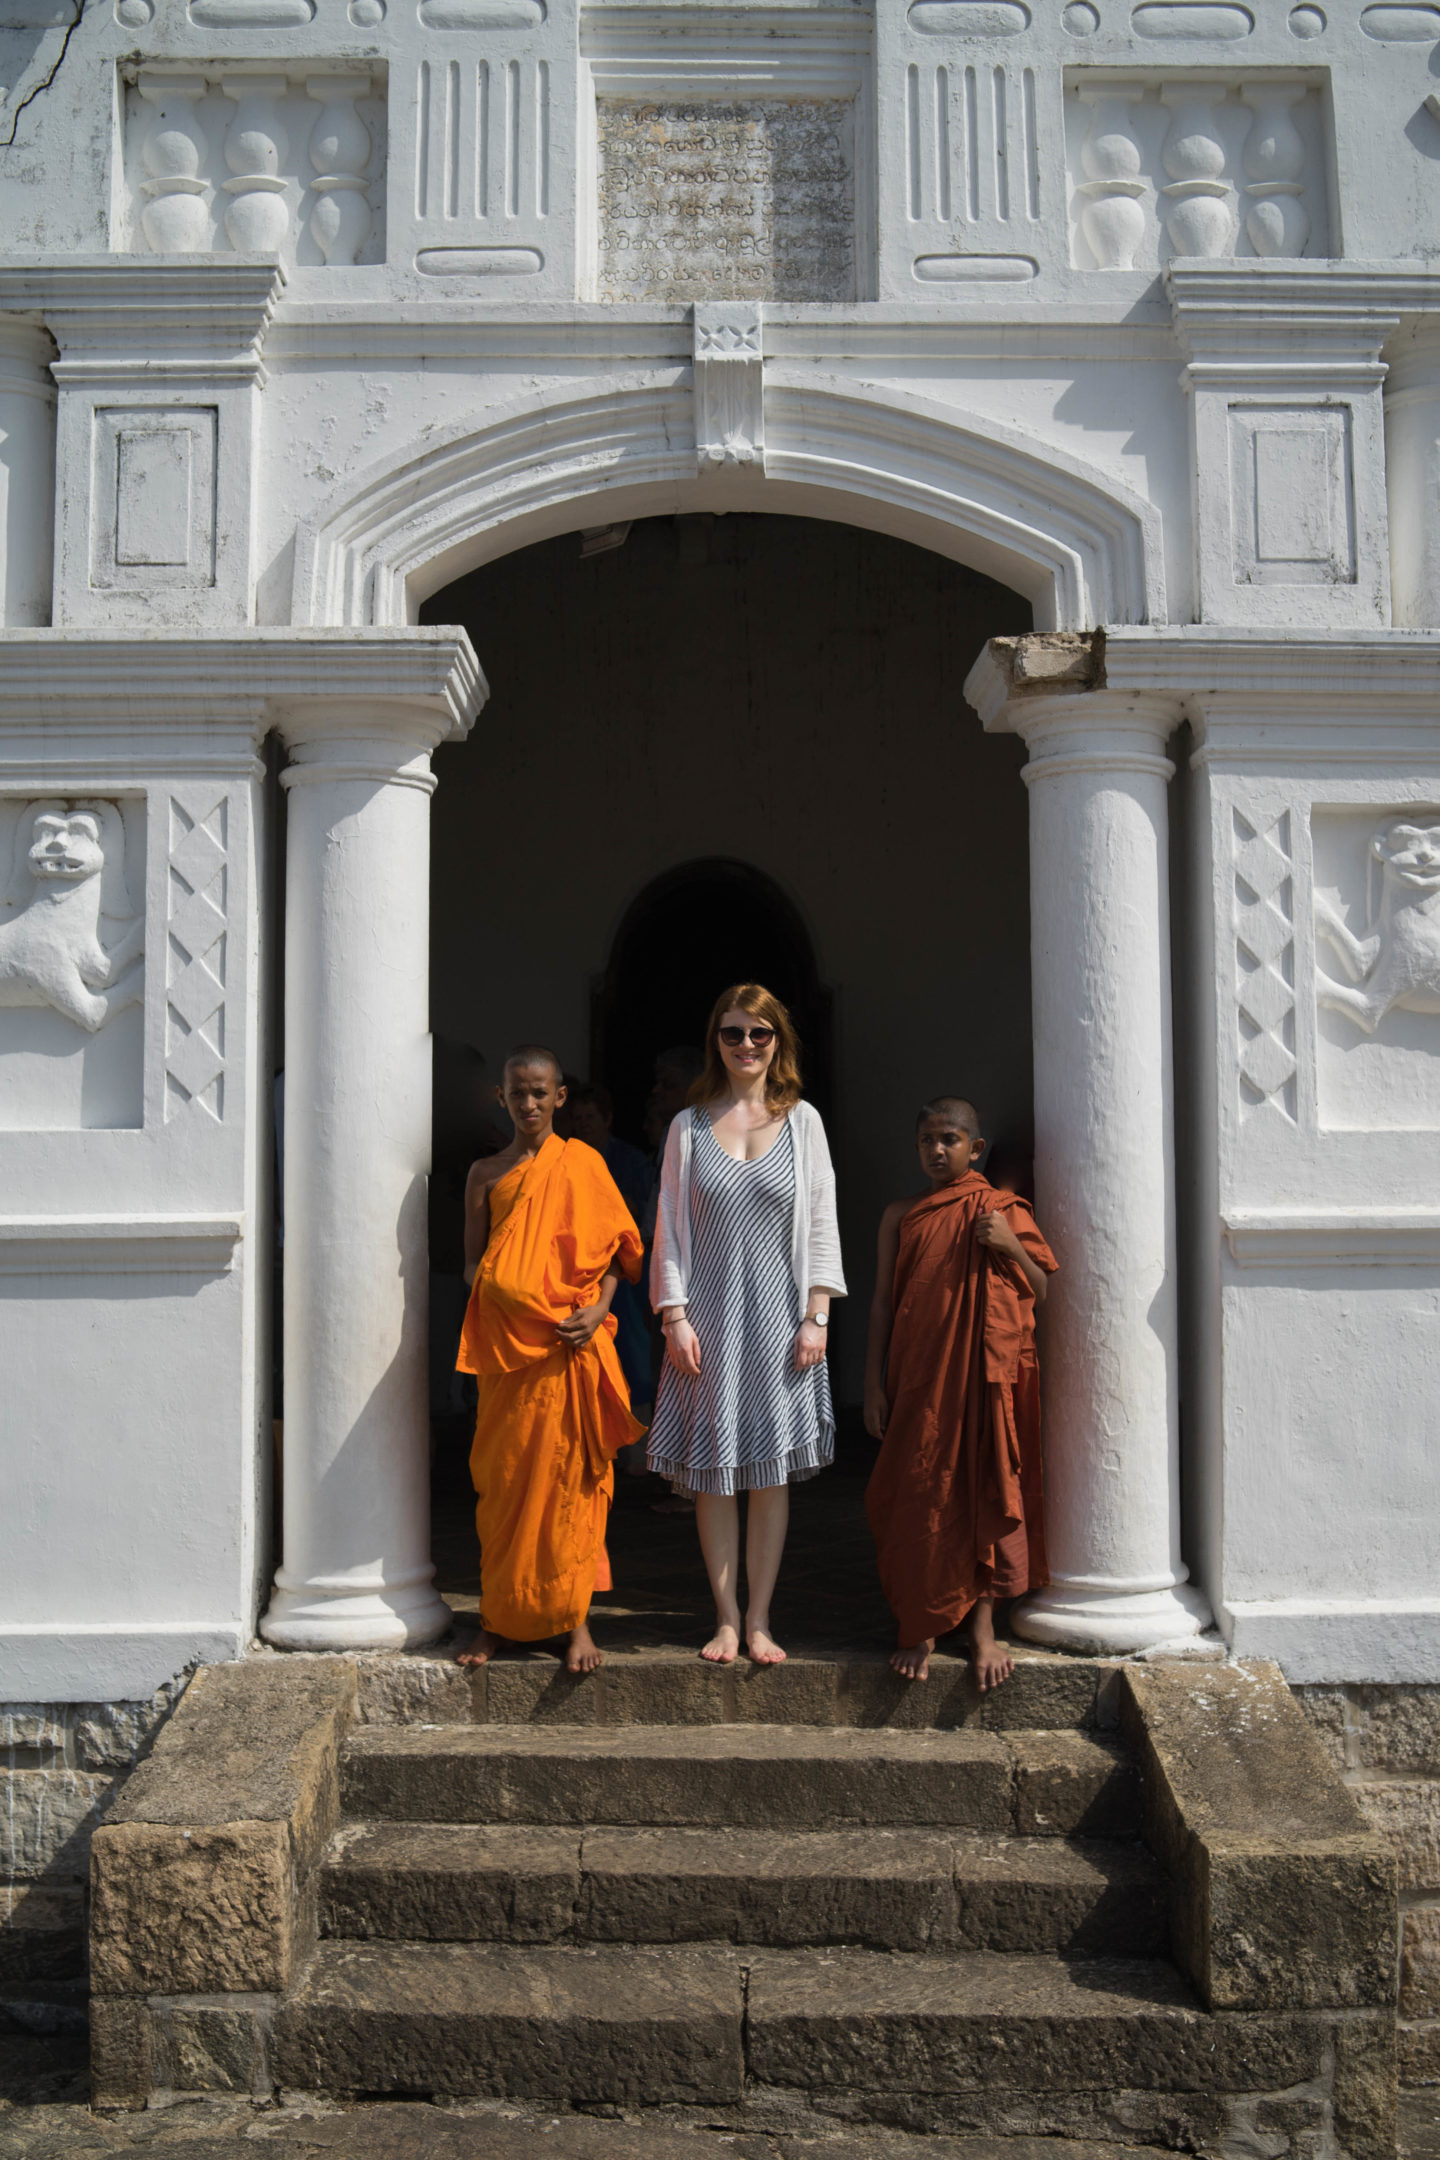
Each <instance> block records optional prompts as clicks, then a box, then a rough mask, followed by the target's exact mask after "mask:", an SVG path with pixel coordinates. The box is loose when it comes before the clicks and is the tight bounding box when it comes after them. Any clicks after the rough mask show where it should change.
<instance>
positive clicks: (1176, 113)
mask: <svg viewBox="0 0 1440 2160" xmlns="http://www.w3.org/2000/svg"><path fill="white" fill-rule="evenodd" d="M1222 94H1223V93H1222V92H1221V90H1220V88H1219V86H1218V85H1215V86H1213V87H1212V86H1210V85H1202V86H1198V87H1197V86H1195V85H1193V84H1184V85H1181V84H1167V86H1166V87H1165V88H1164V89H1163V90H1162V91H1161V93H1160V97H1161V101H1162V103H1164V104H1166V105H1168V106H1169V107H1170V108H1171V112H1172V118H1171V121H1170V125H1169V127H1168V129H1167V130H1166V134H1165V140H1164V143H1163V144H1162V145H1161V150H1160V157H1161V162H1162V163H1163V165H1164V167H1165V170H1166V172H1167V173H1169V175H1170V184H1169V185H1168V187H1165V188H1162V190H1161V193H1162V195H1163V196H1164V198H1165V212H1164V215H1165V230H1166V233H1167V235H1168V237H1169V240H1170V245H1171V247H1172V249H1173V250H1174V252H1175V253H1176V254H1177V255H1204V256H1216V255H1228V254H1229V253H1230V251H1231V221H1230V194H1231V189H1230V186H1229V183H1228V182H1227V181H1226V180H1225V179H1224V178H1222V175H1223V173H1224V171H1225V145H1224V143H1223V142H1222V141H1221V140H1220V133H1219V129H1218V128H1217V126H1216V122H1215V110H1214V106H1215V99H1216V98H1217V97H1218V96H1220V95H1222Z"/></svg>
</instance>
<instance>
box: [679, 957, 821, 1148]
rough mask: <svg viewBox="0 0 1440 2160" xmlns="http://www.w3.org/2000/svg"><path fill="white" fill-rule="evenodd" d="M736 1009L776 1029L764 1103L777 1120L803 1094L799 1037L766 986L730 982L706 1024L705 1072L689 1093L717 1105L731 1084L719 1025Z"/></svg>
mask: <svg viewBox="0 0 1440 2160" xmlns="http://www.w3.org/2000/svg"><path fill="white" fill-rule="evenodd" d="M732 1008H733V1009H735V1010H738V1011H740V1012H743V1013H748V1014H749V1015H750V1018H751V1019H752V1020H760V1021H763V1022H764V1024H765V1026H766V1027H772V1028H774V1030H775V1055H774V1056H773V1057H772V1058H771V1060H770V1065H769V1069H768V1071H767V1072H766V1074H765V1100H766V1102H767V1104H768V1105H769V1107H770V1109H771V1110H773V1111H774V1113H775V1115H776V1116H777V1117H782V1116H783V1115H784V1113H785V1112H786V1111H787V1110H793V1109H794V1107H795V1105H796V1103H797V1102H799V1100H800V1097H801V1095H802V1093H803V1092H804V1090H803V1088H802V1086H801V1081H800V1037H799V1036H798V1035H797V1034H796V1032H795V1023H794V1021H793V1020H792V1019H791V1017H790V1015H789V1013H788V1012H787V1011H786V1010H785V1007H784V1006H783V1005H782V1004H781V1002H780V1000H779V998H777V997H776V995H775V993H774V991H773V990H767V989H766V988H765V985H764V984H763V983H731V985H730V988H729V989H728V990H722V991H721V993H720V995H719V997H718V998H716V1000H715V1003H714V1006H713V1008H712V1010H711V1013H710V1018H709V1020H708V1021H707V1022H706V1025H705V1069H704V1071H703V1072H702V1073H701V1075H700V1077H699V1079H698V1080H697V1081H696V1082H695V1083H694V1085H693V1086H692V1088H691V1090H690V1094H689V1097H688V1100H689V1101H690V1102H692V1103H707V1102H715V1101H717V1100H718V1098H719V1097H720V1096H722V1095H723V1094H724V1093H725V1091H726V1089H727V1087H728V1086H729V1084H730V1076H729V1073H728V1071H727V1069H726V1066H725V1061H724V1059H723V1058H722V1057H721V1055H720V1023H721V1021H722V1020H723V1019H724V1017H725V1015H726V1013H727V1012H729V1011H731V1010H732Z"/></svg>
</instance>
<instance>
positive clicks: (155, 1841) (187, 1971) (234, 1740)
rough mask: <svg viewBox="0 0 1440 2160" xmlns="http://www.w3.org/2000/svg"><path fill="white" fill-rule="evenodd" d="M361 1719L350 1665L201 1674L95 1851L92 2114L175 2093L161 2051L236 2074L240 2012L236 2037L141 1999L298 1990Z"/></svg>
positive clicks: (213, 2014)
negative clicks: (96, 2108) (348, 1753)
mask: <svg viewBox="0 0 1440 2160" xmlns="http://www.w3.org/2000/svg"><path fill="white" fill-rule="evenodd" d="M354 1711H355V1668H354V1665H353V1663H350V1662H349V1661H347V1660H343V1659H336V1660H327V1661H325V1662H324V1663H323V1664H320V1663H318V1662H317V1663H316V1664H315V1665H311V1666H309V1667H306V1668H301V1669H298V1670H297V1669H296V1668H295V1667H293V1666H289V1665H286V1664H281V1663H276V1664H274V1665H271V1664H269V1663H262V1662H259V1661H244V1662H241V1663H237V1664H231V1665H217V1666H211V1667H208V1668H206V1670H204V1671H203V1672H201V1673H200V1674H199V1675H197V1677H196V1679H195V1681H194V1682H193V1683H192V1685H191V1687H190V1689H189V1690H188V1691H187V1693H186V1696H185V1699H184V1701H183V1703H182V1704H181V1706H180V1708H179V1710H178V1711H177V1712H176V1714H175V1716H174V1717H173V1718H172V1719H171V1721H170V1723H169V1724H168V1725H167V1726H166V1727H165V1729H164V1731H163V1732H162V1734H161V1735H160V1738H159V1740H158V1741H157V1742H156V1745H155V1749H154V1752H153V1753H152V1755H151V1757H150V1759H149V1761H148V1762H147V1763H145V1764H144V1765H143V1766H142V1767H141V1768H140V1769H139V1770H138V1771H137V1772H136V1773H135V1775H134V1777H133V1778H132V1779H131V1780H130V1782H129V1784H128V1785H127V1786H126V1788H125V1791H124V1793H123V1794H122V1796H121V1799H120V1801H119V1803H118V1804H117V1806H116V1808H115V1810H114V1812H113V1815H112V1817H111V1820H110V1821H109V1822H107V1823H106V1824H105V1825H104V1827H103V1829H102V1830H101V1831H100V1832H98V1833H97V1835H96V1838H95V1841H94V1844H93V1846H92V1853H91V1972H92V1985H93V1988H94V1991H95V1998H96V2001H95V2015H96V2024H95V2039H94V2080H95V2099H96V2104H97V2105H101V2106H112V2107H113V2106H118V2107H127V2106H137V2105H139V2104H141V2102H142V2101H143V2098H144V2096H145V2094H146V2093H147V2092H149V2091H150V2090H151V2089H152V2088H153V2087H154V2086H156V2085H157V2084H158V2085H166V2084H171V2083H179V2082H180V2080H179V2079H178V2078H177V2077H172V2076H171V2075H170V2069H173V2067H174V2065H170V2069H167V2062H168V2058H165V2049H166V2048H168V2049H169V2051H170V2055H171V2056H174V2057H175V2061H176V2063H179V2064H180V2065H181V2066H182V2067H183V2064H184V2063H185V2062H194V2061H198V2060H200V2059H201V2058H202V2057H204V2056H205V2051H206V2050H207V2049H209V2050H210V2051H211V2052H212V2053H214V2054H215V2056H216V2060H217V2061H218V2062H219V2063H220V2064H221V2065H222V2066H223V2065H224V2064H225V2063H226V2062H229V2063H231V2066H232V2070H233V2074H234V2075H236V2076H240V2075H241V2072H240V2071H239V2070H237V2069H234V2063H235V2062H236V2061H238V2059H239V2058H238V2057H237V2056H236V2052H235V2051H236V2049H237V2048H239V2047H240V2045H241V2043H240V2040H239V2039H237V2038H236V2033H237V2032H239V2031H241V2028H244V2029H245V2030H247V2031H248V2026H246V2024H245V2020H244V2019H243V2018H242V2019H241V2025H240V2027H235V2025H234V2019H233V2018H230V2021H229V2022H228V2023H227V2022H226V2018H229V2012H228V2011H227V2012H226V2017H224V2018H222V2017H221V2015H220V2012H219V2011H218V2010H213V2009H212V2010H210V2011H207V2013H206V2016H205V2017H204V2018H201V2017H200V2016H199V2013H198V2012H196V2013H195V2014H194V2015H193V2016H192V2017H191V2021H190V2024H189V2025H184V2024H183V2021H182V2024H181V2025H176V2024H175V2023H174V2019H175V2018H177V2017H179V2016H180V2012H179V2010H178V2008H176V2007H175V2006H174V2005H173V2004H172V2006H171V2008H170V2010H168V2011H166V2012H165V2014H164V2016H162V2015H161V2012H160V2009H159V2008H158V2007H153V2006H152V2009H151V2010H143V2011H142V2008H141V2001H142V1999H143V1998H147V1997H149V1998H154V1997H157V1996H158V1997H170V1998H173V1997H179V1996H184V1997H197V1996H198V1997H226V1996H230V1997H234V1996H237V1995H245V1996H249V1997H252V1998H253V1997H255V1996H265V1995H272V1994H275V1993H278V1992H280V1991H281V1990H283V1989H284V1988H285V1987H286V1986H287V1985H288V1984H289V1982H290V1980H291V1978H292V1976H293V1973H294V1970H295V1966H296V1962H297V1959H298V1957H299V1956H300V1955H301V1954H303V1952H304V1950H305V1948H306V1947H307V1945H308V1943H309V1941H310V1940H311V1938H312V1937H313V1933H314V1912H313V1906H314V1893H315V1873H316V1869H317V1866H318V1863H319V1860H320V1856H321V1854H322V1852H323V1850H324V1847H325V1844H326V1842H327V1840H328V1839H329V1837H330V1835H331V1832H332V1831H333V1829H334V1827H335V1823H336V1820H337V1819H338V1812H339V1755H340V1745H341V1742H342V1740H343V1738H344V1735H345V1733H346V1731H347V1730H348V1728H349V1725H350V1723H351V1721H352V1719H353V1716H354ZM238 2014H239V2012H238V2008H237V2011H236V2015H237V2016H238ZM167 2017H168V2018H169V2019H170V2022H169V2023H168V2024H167V2023H166V2018H167ZM157 2020H158V2022H157ZM142 2028H143V2033H142ZM137 2035H139V2036H140V2037H137ZM177 2035H180V2037H179V2038H177ZM142 2040H143V2044H142ZM245 2045H246V2046H247V2047H248V2046H249V2042H248V2041H247V2042H245ZM177 2049H178V2051H179V2052H178V2054H177V2052H176V2051H177ZM241 2052H242V2053H243V2052H244V2050H243V2049H241ZM162 2058H163V2059H162ZM137 2060H139V2061H141V2063H142V2068H141V2069H140V2070H136V2069H135V2068H133V2067H132V2064H133V2062H134V2061H137ZM217 2074H218V2073H217ZM244 2075H245V2076H247V2077H249V2076H252V2075H257V2076H258V2075H259V2072H258V2071H255V2070H254V2068H253V2064H252V2065H251V2068H250V2069H249V2070H247V2071H245V2073H244ZM220 2089H223V2090H250V2089H253V2087H252V2086H250V2085H245V2084H241V2085H226V2086H222V2087H221V2088H220Z"/></svg>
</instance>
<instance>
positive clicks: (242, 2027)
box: [150, 1995, 275, 2094]
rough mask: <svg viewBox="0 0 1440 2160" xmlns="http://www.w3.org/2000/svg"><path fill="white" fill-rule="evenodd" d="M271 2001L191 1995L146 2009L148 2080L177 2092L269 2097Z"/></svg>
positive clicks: (272, 2005)
mask: <svg viewBox="0 0 1440 2160" xmlns="http://www.w3.org/2000/svg"><path fill="white" fill-rule="evenodd" d="M274 2010H275V2003H274V1998H273V1997H271V1996H268V1995H252V1996H249V1997H247V1998H246V1999H244V2000H243V2001H238V2002H237V2001H236V2000H234V1999H233V1998H231V1999H228V2000H227V1999H225V1998H224V1997H211V1998H210V1999H209V2000H208V2001H207V2000H206V1999H204V1998H203V1997H196V1996H192V1997H190V1998H189V1999H188V2000H182V2001H179V2002H158V2003H152V2004H151V2005H150V2012H151V2022H152V2043H151V2045H152V2066H151V2076H152V2079H153V2082H154V2085H155V2087H156V2088H157V2089H158V2090H160V2091H162V2092H165V2091H169V2092H177V2093H202V2092H206V2093H209V2092H233V2093H256V2094H262V2093H268V2092H270V2090H271V2089H272V2086H271V2077H270V2058H269V2038H270V2026H271V2021H272V2019H273V2016H274Z"/></svg>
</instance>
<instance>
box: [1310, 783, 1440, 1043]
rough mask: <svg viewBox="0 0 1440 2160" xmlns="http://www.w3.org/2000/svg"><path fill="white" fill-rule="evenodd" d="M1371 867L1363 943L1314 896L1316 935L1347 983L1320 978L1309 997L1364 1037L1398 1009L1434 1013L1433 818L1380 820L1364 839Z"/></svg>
mask: <svg viewBox="0 0 1440 2160" xmlns="http://www.w3.org/2000/svg"><path fill="white" fill-rule="evenodd" d="M1370 862H1371V866H1372V874H1371V879H1370V894H1369V906H1368V917H1369V919H1368V922H1367V924H1366V929H1365V933H1364V935H1363V936H1357V934H1356V933H1355V932H1354V931H1353V930H1352V929H1351V928H1350V926H1349V924H1348V923H1347V922H1346V921H1345V918H1344V916H1343V915H1342V914H1341V913H1340V911H1339V909H1338V908H1337V907H1336V906H1335V905H1334V903H1333V902H1332V901H1331V900H1330V899H1329V898H1328V897H1327V896H1326V895H1325V894H1324V893H1320V892H1317V894H1316V896H1315V930H1316V934H1317V936H1318V937H1320V938H1323V939H1324V940H1325V942H1326V943H1327V944H1328V945H1329V946H1330V948H1331V950H1332V951H1333V952H1334V953H1335V954H1336V955H1337V956H1338V958H1339V961H1340V964H1341V966H1342V967H1343V968H1344V970H1345V972H1346V974H1347V975H1348V976H1349V978H1350V980H1349V981H1348V982H1341V981H1339V980H1337V979H1336V977H1334V976H1333V975H1321V976H1320V977H1319V978H1318V981H1317V984H1316V992H1315V994H1316V997H1317V999H1318V1001H1319V1002H1320V1004H1321V1005H1325V1006H1328V1007H1329V1008H1330V1010H1331V1011H1332V1012H1340V1013H1344V1014H1345V1015H1346V1016H1347V1018H1349V1019H1350V1020H1353V1022H1354V1023H1355V1025H1356V1027H1358V1028H1362V1029H1363V1030H1364V1032H1365V1033H1366V1034H1367V1035H1373V1034H1374V1033H1375V1030H1376V1029H1377V1028H1378V1027H1379V1025H1380V1023H1381V1021H1382V1020H1383V1019H1384V1018H1385V1016H1386V1014H1387V1013H1389V1012H1391V1011H1393V1010H1394V1008H1395V1007H1396V1006H1397V1005H1399V1006H1403V1007H1405V1008H1407V1009H1408V1010H1409V1011H1411V1012H1421V1013H1440V814H1435V813H1431V812H1429V811H1421V812H1418V813H1417V812H1410V813H1408V814H1406V815H1405V816H1403V817H1392V818H1387V819H1386V821H1385V823H1384V824H1383V825H1381V826H1380V827H1379V828H1378V830H1377V831H1376V832H1375V834H1374V835H1373V836H1372V838H1371V841H1370ZM1377 873H1378V886H1379V890H1378V894H1377V892H1376V882H1377Z"/></svg>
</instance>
